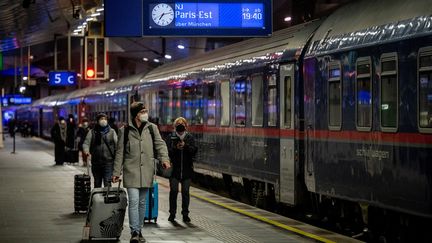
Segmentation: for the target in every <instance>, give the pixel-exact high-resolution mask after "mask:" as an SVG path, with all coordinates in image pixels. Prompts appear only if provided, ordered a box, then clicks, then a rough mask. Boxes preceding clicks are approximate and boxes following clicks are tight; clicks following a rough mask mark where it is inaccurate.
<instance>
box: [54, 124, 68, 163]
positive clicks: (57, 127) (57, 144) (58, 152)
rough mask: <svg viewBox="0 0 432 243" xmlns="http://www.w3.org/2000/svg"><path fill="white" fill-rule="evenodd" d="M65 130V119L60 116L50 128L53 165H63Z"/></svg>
mask: <svg viewBox="0 0 432 243" xmlns="http://www.w3.org/2000/svg"><path fill="white" fill-rule="evenodd" d="M66 131H67V125H66V121H65V119H64V117H62V116H60V117H59V118H58V121H57V122H56V123H55V124H54V126H53V127H52V128H51V138H52V140H53V141H54V158H55V165H63V163H64V161H65V145H66V137H67V132H66Z"/></svg>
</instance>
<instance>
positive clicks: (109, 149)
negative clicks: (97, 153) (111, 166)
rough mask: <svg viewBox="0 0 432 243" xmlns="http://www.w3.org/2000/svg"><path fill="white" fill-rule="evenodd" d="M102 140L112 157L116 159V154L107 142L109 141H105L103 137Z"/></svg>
mask: <svg viewBox="0 0 432 243" xmlns="http://www.w3.org/2000/svg"><path fill="white" fill-rule="evenodd" d="M102 140H103V141H104V143H105V145H106V146H107V148H108V151H109V153H110V154H111V157H112V158H114V153H113V152H112V151H111V148H110V146H109V144H108V142H107V140H106V139H105V137H104V136H102Z"/></svg>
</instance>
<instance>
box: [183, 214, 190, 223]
mask: <svg viewBox="0 0 432 243" xmlns="http://www.w3.org/2000/svg"><path fill="white" fill-rule="evenodd" d="M190 221H191V219H190V218H189V216H187V215H183V222H186V223H189V222H190Z"/></svg>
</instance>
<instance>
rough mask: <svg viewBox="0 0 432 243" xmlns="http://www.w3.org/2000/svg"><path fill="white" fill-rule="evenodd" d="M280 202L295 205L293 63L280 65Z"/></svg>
mask: <svg viewBox="0 0 432 243" xmlns="http://www.w3.org/2000/svg"><path fill="white" fill-rule="evenodd" d="M279 72H280V73H279V74H280V75H279V77H280V79H279V80H280V88H279V97H280V98H279V102H280V103H279V107H280V119H279V127H280V202H283V203H287V204H291V205H295V204H296V197H295V191H296V190H295V189H296V188H295V187H296V184H295V181H296V180H295V175H296V166H295V160H294V151H295V147H294V146H295V143H294V140H295V138H294V134H295V133H294V90H295V89H294V84H295V82H294V78H295V63H288V64H284V65H281V66H280V71H279Z"/></svg>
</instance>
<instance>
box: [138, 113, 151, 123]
mask: <svg viewBox="0 0 432 243" xmlns="http://www.w3.org/2000/svg"><path fill="white" fill-rule="evenodd" d="M148 118H149V115H148V113H144V114H141V115H140V116H139V119H140V121H141V122H147V121H148Z"/></svg>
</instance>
